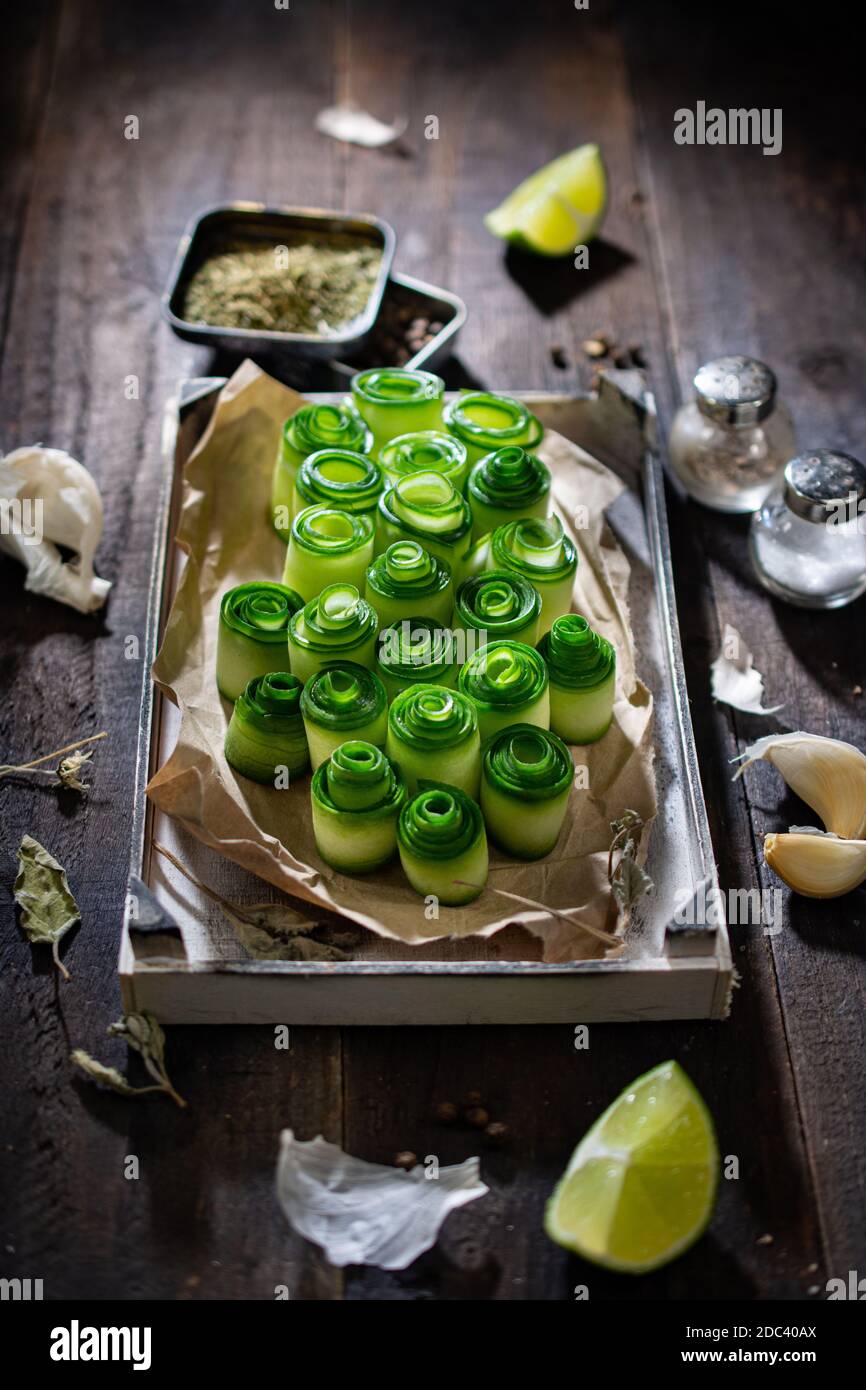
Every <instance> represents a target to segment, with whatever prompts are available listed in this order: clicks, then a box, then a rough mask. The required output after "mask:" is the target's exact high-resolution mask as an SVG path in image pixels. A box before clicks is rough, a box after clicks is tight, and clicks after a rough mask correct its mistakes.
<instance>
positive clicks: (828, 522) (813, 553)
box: [749, 449, 866, 608]
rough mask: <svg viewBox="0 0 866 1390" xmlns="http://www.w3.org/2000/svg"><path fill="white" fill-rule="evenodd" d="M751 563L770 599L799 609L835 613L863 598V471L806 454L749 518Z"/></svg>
mask: <svg viewBox="0 0 866 1390" xmlns="http://www.w3.org/2000/svg"><path fill="white" fill-rule="evenodd" d="M749 543H750V547H751V552H752V563H753V564H754V566H755V570H756V571H757V574H758V578H759V579H760V581H761V583H762V584H763V585H764V587H765V588H766V589H769V591H770V593H771V594H775V595H776V596H777V597H778V598H783V599H786V600H787V601H788V603H795V604H798V605H799V606H800V607H801V608H841V606H842V604H844V603H850V602H851V601H852V599H855V598H858V597H859V596H860V594H862V593H863V592H864V591H866V468H864V467H863V465H862V463H858V462H857V460H856V459H854V458H851V457H849V455H848V454H837V453H834V452H833V450H831V449H814V450H813V451H812V452H811V453H809V454H801V455H800V456H799V457H798V458H794V459H791V461H790V463H788V464H787V466H786V467H785V472H784V482H783V484H782V486H781V487H779V488H777V489H775V490H774V491H773V492H772V493H771V495H770V496H769V497H768V498H767V500H766V502H765V503H764V505H763V507H761V509H760V511H757V512H756V513H755V515H754V517H753V518H752V528H751V534H750V542H749Z"/></svg>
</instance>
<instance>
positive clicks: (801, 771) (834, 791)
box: [736, 732, 866, 878]
mask: <svg viewBox="0 0 866 1390" xmlns="http://www.w3.org/2000/svg"><path fill="white" fill-rule="evenodd" d="M761 758H763V759H764V760H765V761H766V762H771V763H773V764H774V766H775V767H777V768H778V769H779V771H780V772H781V774H782V776H783V777H784V779H785V781H786V782H787V784H788V786H789V787H790V788H791V791H793V792H796V794H797V796H799V797H800V798H801V800H803V801H805V802H806V804H807V805H808V806H811V807H812V810H813V811H816V812H817V814H818V815H819V816H820V817H821V819H822V821H823V822H824V825H825V827H826V829H827V830H829V831H830V832H831V834H833V835H840V836H842V838H843V839H845V840H860V839H863V838H864V836H866V756H864V754H863V753H861V752H860V749H859V748H855V747H854V745H853V744H852V743H842V742H841V740H839V739H835V738H824V737H823V736H822V735H821V734H805V733H802V732H800V733H793V734H778V735H772V734H771V735H769V736H768V737H767V738H759V739H758V741H757V743H753V744H752V745H751V747H749V748H747V749H746V752H745V755H744V762H743V765H742V767H740V768H739V769H738V771H737V774H736V775H737V776H738V777H740V776H741V775H742V773H743V771H744V770H745V768H747V767H748V766H749V764H750V763H754V762H757V761H758V760H759V759H761ZM782 877H783V878H784V874H783V875H782Z"/></svg>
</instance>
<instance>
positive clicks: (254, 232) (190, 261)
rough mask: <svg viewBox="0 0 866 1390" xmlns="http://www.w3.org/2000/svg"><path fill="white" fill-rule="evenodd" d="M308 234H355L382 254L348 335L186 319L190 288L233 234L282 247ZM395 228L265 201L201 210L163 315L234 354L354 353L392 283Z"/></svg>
mask: <svg viewBox="0 0 866 1390" xmlns="http://www.w3.org/2000/svg"><path fill="white" fill-rule="evenodd" d="M299 231H301V232H308V233H310V234H311V235H315V234H316V233H317V232H318V233H320V234H323V235H328V234H333V233H339V234H340V235H342V236H353V237H357V238H358V240H359V241H365V242H367V243H368V244H370V245H375V246H378V247H379V248H380V249H381V252H382V263H381V265H380V267H379V274H378V276H377V277H376V283H375V285H374V286H373V289H372V291H371V293H370V298H369V300H368V303H367V307H366V309H365V310H364V313H363V314H361V315H360V316H359V317H358V318H356V319H355V320H354V321H353V323H352V324H351V325H350V329H351V331H349V332H345V333H342V334H340V333H335V334H329V335H328V336H327V337H324V336H322V335H321V334H307V333H276V332H273V331H270V330H267V329H251V328H250V329H247V328H226V327H220V326H219V325H217V324H205V323H192V322H190V321H189V320H188V319H185V318H184V317H183V303H184V297H185V294H186V288H187V285H188V284H189V281H190V279H191V277H192V275H193V274H194V273H195V271H196V270H197V269H198V267H199V266H200V265H201V264H202V262H203V261H204V260H205V259H206V258H207V256H208V254H210V253H212V252H213V251H214V250H216V249H218V248H219V246H220V245H223V246H224V245H225V244H226V242H229V241H232V240H234V239H235V238H249V237H253V238H257V237H259V238H262V239H264V238H267V239H268V240H273V241H274V243H275V244H276V245H279V239H280V237H281V236H284V235H285V234H286V233H287V232H299ZM396 241H397V239H396V236H395V234H394V229H393V228H392V227H391V226H390V225H389V223H387V222H383V221H382V219H381V218H378V217H373V216H371V215H369V214H366V213H364V214H361V213H357V214H351V215H349V214H345V213H341V212H327V211H323V210H322V209H320V208H296V207H280V206H275V207H269V206H267V205H266V204H265V203H220V204H217V205H216V206H214V207H210V208H205V209H204V210H203V211H202V212H199V213H197V214H196V215H195V216H194V217H193V218H192V219H191V220H190V221H189V223H188V224H187V227H186V230H185V232H184V234H183V236H182V237H181V240H180V245H179V246H178V249H177V255H176V256H175V259H174V265H173V266H172V271H171V275H170V277H169V282H168V286H167V288H166V291H165V294H164V295H163V296H162V301H161V308H162V314H163V317H164V318H165V319H166V321H167V322H168V323H169V324H170V325H171V327H172V328H173V330H174V332H175V333H176V334H177V335H178V337H179V338H184V339H185V340H186V341H187V342H190V343H204V344H206V345H207V346H208V347H212V348H225V349H227V350H228V351H230V352H239V353H257V354H258V355H265V354H270V355H275V354H276V355H282V354H283V353H286V354H290V355H292V356H299V357H313V358H320V359H328V358H332V357H333V356H334V355H335V354H337V353H340V354H342V353H351V352H355V351H357V350H358V349H359V348H360V347H362V346H363V344H364V341H365V340H366V338H367V336H368V334H369V333H370V331H371V329H372V328H373V325H374V323H375V322H376V318H377V315H378V313H379V306H380V304H381V302H382V295H383V294H384V292H385V286H386V284H387V283H388V275H389V273H390V270H391V262H392V261H393V259H394V249H395V246H396Z"/></svg>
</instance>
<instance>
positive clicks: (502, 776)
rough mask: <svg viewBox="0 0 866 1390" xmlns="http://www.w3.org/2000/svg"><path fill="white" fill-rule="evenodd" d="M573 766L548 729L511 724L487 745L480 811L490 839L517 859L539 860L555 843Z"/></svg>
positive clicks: (483, 762) (572, 775) (482, 764)
mask: <svg viewBox="0 0 866 1390" xmlns="http://www.w3.org/2000/svg"><path fill="white" fill-rule="evenodd" d="M573 781H574V762H573V760H572V756H571V753H570V752H569V751H568V749H567V748H566V746H565V744H564V743H563V741H562V739H561V738H558V737H557V735H556V734H554V733H551V732H550V730H549V729H538V728H536V727H535V726H534V725H532V724H514V725H512V727H511V728H510V729H503V730H502V731H501V732H500V733H498V734H496V735H495V737H493V738H492V739H491V740H490V742H489V743H488V744H486V745H485V748H484V755H483V757H482V760H481V809H482V811H483V812H484V819H485V821H486V823H487V830H488V833H489V834H490V838H491V839H492V840H494V841H495V842H496V844H497V845H499V847H500V849H504V850H505V852H506V854H513V855H514V856H515V858H517V859H541V858H542V857H543V856H544V855H545V854H550V852H551V850H552V849H553V848H554V846H555V844H556V842H557V840H558V839H559V832H560V830H561V829H562V822H563V820H564V819H565V812H566V808H567V806H568V797H569V793H570V791H571V785H572V782H573Z"/></svg>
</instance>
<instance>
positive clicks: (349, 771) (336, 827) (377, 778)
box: [310, 739, 406, 874]
mask: <svg viewBox="0 0 866 1390" xmlns="http://www.w3.org/2000/svg"><path fill="white" fill-rule="evenodd" d="M310 799H311V803H312V809H313V834H314V835H315V837H316V849H317V850H318V851H319V854H320V855H321V857H322V858H323V859H324V861H325V863H326V864H330V865H331V868H333V869H338V870H339V871H340V873H345V874H368V873H370V872H372V870H373V869H379V868H381V867H382V865H383V864H387V862H388V860H389V859H392V858H393V856H394V854H395V853H396V850H397V821H398V817H399V815H400V811H401V809H402V808H403V806H404V804H405V802H406V783H405V782H404V781H403V777H402V775H401V773H400V769H399V768H398V767H395V766H394V764H393V763H391V762H389V760H388V759H387V758H386V756H385V754H384V753H383V752H382V750H381V748H376V747H375V746H374V745H373V744H372V743H365V742H364V741H363V740H361V739H352V740H351V741H350V742H348V743H341V744H340V746H339V748H336V749H335V750H334V752H333V753H332V754H331V756H330V758H328V759H327V761H326V762H323V763H322V764H321V765H320V766H319V767H317V768H316V771H315V772H314V773H313V781H312V786H311V788H310Z"/></svg>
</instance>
